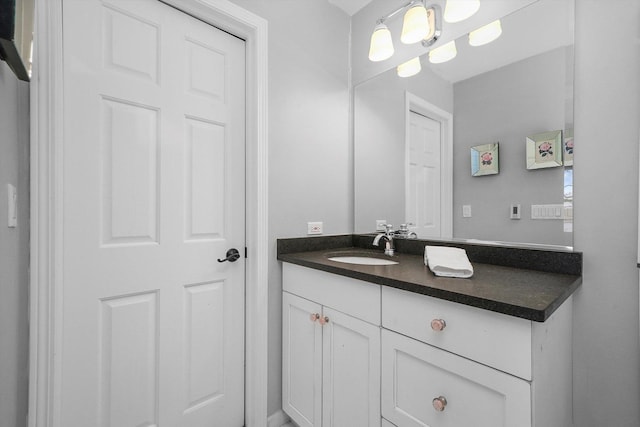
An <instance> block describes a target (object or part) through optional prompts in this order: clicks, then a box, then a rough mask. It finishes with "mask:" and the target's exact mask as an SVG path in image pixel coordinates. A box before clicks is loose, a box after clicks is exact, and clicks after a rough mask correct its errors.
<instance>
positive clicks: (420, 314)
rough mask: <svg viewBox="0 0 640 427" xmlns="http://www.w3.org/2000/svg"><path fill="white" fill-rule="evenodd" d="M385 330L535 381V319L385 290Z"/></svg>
mask: <svg viewBox="0 0 640 427" xmlns="http://www.w3.org/2000/svg"><path fill="white" fill-rule="evenodd" d="M433 320H436V322H439V321H444V323H440V324H441V325H444V328H443V329H442V330H440V331H437V330H434V327H435V329H437V327H438V325H437V324H436V325H433V326H434V327H432V321H433ZM382 326H383V327H385V328H387V329H390V330H393V331H396V332H399V333H401V334H403V335H407V336H409V337H412V338H415V339H417V340H420V341H423V342H426V343H428V344H432V345H434V346H436V347H439V348H443V349H445V350H447V351H450V352H452V353H456V354H458V355H460V356H464V357H466V358H469V359H472V360H475V361H477V362H480V363H482V364H485V365H488V366H491V367H494V368H496V369H499V370H501V371H504V372H508V373H510V374H512V375H516V376H518V377H520V378H523V379H526V380H531V372H532V367H531V366H532V365H531V363H532V362H531V336H532V335H531V321H529V320H525V319H520V318H517V317H512V316H507V315H504V314H500V313H494V312H491V311H488V310H482V309H479V308H475V307H469V306H465V305H462V304H458V303H453V302H450V301H445V300H441V299H437V298H432V297H428V296H425V295H420V294H415V293H411V292H407V291H402V290H399V289H395V288H389V287H383V288H382Z"/></svg>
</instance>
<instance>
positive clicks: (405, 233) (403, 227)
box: [395, 222, 418, 239]
mask: <svg viewBox="0 0 640 427" xmlns="http://www.w3.org/2000/svg"><path fill="white" fill-rule="evenodd" d="M410 225H414V224H413V223H411V222H410V223H408V224H400V230H398V231H396V232H395V236H396V237H399V238H402V239H417V238H418V235H417V234H416V233H415V232H414V231H409V226H410Z"/></svg>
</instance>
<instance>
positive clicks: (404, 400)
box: [382, 330, 531, 427]
mask: <svg viewBox="0 0 640 427" xmlns="http://www.w3.org/2000/svg"><path fill="white" fill-rule="evenodd" d="M434 399H438V400H439V402H438V403H440V404H441V405H444V406H443V410H442V411H437V410H436V409H435V407H434V404H433V401H434ZM445 402H446V403H445ZM382 416H383V417H384V418H385V419H388V420H389V421H391V422H392V423H394V424H395V425H398V426H402V427H460V426H474V427H497V426H504V427H508V426H518V427H527V426H531V390H530V385H529V383H528V382H527V381H524V380H522V379H519V378H516V377H513V376H511V375H508V374H505V373H503V372H499V371H497V370H495V369H492V368H489V367H487V366H483V365H481V364H479V363H475V362H472V361H470V360H468V359H465V358H462V357H459V356H456V355H454V354H451V353H448V352H446V351H443V350H440V349H438V348H435V347H433V346H430V345H428V344H424V343H422V342H419V341H415V340H413V339H411V338H407V337H405V336H402V335H399V334H396V333H394V332H390V331H386V330H383V332H382Z"/></svg>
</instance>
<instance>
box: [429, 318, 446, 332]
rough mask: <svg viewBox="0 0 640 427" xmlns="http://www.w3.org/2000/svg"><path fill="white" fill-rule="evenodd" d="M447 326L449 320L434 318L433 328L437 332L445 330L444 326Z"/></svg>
mask: <svg viewBox="0 0 640 427" xmlns="http://www.w3.org/2000/svg"><path fill="white" fill-rule="evenodd" d="M446 327H447V322H445V321H444V320H443V319H433V320H432V321H431V329H433V330H434V331H436V332H440V331H443V330H444V328H446Z"/></svg>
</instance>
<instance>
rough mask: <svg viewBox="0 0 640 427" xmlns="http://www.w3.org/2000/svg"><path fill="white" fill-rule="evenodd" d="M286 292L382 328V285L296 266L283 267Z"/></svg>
mask: <svg viewBox="0 0 640 427" xmlns="http://www.w3.org/2000/svg"><path fill="white" fill-rule="evenodd" d="M282 276H283V280H282V287H283V290H284V291H287V292H290V293H292V294H295V295H298V296H301V297H303V298H307V299H309V300H312V301H315V302H317V303H320V304H322V305H325V306H327V307H331V308H334V309H336V310H338V311H341V312H343V313H349V314H350V315H351V316H353V317H357V318H359V319H362V320H365V321H367V322H369V323H373V324H374V325H380V285H376V284H374V283H369V282H363V281H361V280H356V279H351V278H349V277H344V276H340V275H337V274H331V273H326V272H324V271H320V270H314V269H312V268H307V267H301V266H299V265H295V264H289V263H286V262H285V263H283V264H282Z"/></svg>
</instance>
